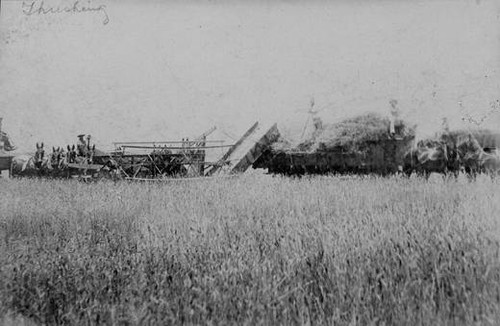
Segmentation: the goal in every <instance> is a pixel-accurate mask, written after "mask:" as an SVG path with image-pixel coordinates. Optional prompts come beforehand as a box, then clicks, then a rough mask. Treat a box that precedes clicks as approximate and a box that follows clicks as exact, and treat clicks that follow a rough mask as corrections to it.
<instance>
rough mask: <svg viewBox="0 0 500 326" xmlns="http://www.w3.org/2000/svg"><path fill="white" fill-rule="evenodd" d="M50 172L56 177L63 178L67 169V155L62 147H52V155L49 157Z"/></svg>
mask: <svg viewBox="0 0 500 326" xmlns="http://www.w3.org/2000/svg"><path fill="white" fill-rule="evenodd" d="M48 162H49V164H50V167H48V172H49V173H50V174H51V175H52V176H54V177H57V176H61V175H62V174H63V172H64V171H65V170H66V169H67V155H66V153H65V152H64V149H63V148H61V147H57V148H55V147H52V153H51V154H49V156H48Z"/></svg>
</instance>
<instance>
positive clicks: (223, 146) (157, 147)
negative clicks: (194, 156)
mask: <svg viewBox="0 0 500 326" xmlns="http://www.w3.org/2000/svg"><path fill="white" fill-rule="evenodd" d="M197 142H200V141H199V140H193V141H189V143H197ZM233 146H234V145H217V146H188V147H180V146H161V147H159V146H139V145H122V148H136V149H157V150H163V149H183V150H193V149H206V148H226V147H233Z"/></svg>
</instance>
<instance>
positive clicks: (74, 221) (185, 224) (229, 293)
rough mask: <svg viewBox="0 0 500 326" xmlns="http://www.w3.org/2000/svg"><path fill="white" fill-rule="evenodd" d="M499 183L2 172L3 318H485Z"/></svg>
mask: <svg viewBox="0 0 500 326" xmlns="http://www.w3.org/2000/svg"><path fill="white" fill-rule="evenodd" d="M499 189H500V181H499V180H491V179H489V178H486V177H480V178H478V179H477V180H475V181H469V180H467V179H466V178H464V177H460V178H458V179H447V180H444V179H442V178H441V177H439V176H436V177H434V176H433V177H432V178H431V179H430V180H424V179H419V178H413V177H412V178H403V177H397V176H395V177H390V178H379V177H356V176H352V177H336V176H318V177H304V178H300V179H298V178H283V177H271V176H267V175H260V174H249V175H241V176H238V177H235V178H232V179H207V180H197V181H178V182H170V183H162V184H159V183H155V184H145V183H140V184H138V183H127V182H116V183H114V182H97V183H81V182H76V181H71V180H59V181H58V180H36V179H20V180H9V179H0V198H1V201H0V235H1V237H0V240H1V243H0V302H1V305H0V324H4V325H18V324H25V325H36V324H69V325H97V324H106V325H165V324H167V325H168V324H180V323H183V324H203V325H215V324H217V325H226V324H239V325H248V324H252V325H254V324H259V325H271V324H272V325H275V324H286V325H290V324H292V325H293V324H299V325H304V324H305V325H310V324H326V325H408V324H411V325H437V324H439V325H496V324H498V323H500V259H499V249H500V246H499V240H500V227H499V219H498V216H499V215H500V214H499V213H500V191H499Z"/></svg>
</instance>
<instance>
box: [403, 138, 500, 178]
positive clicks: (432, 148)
mask: <svg viewBox="0 0 500 326" xmlns="http://www.w3.org/2000/svg"><path fill="white" fill-rule="evenodd" d="M403 172H405V173H406V174H407V175H410V174H412V173H417V174H420V175H423V176H425V177H429V175H430V174H431V173H433V172H434V173H442V174H444V175H448V174H452V175H454V176H458V174H459V173H461V172H462V173H466V174H467V175H468V176H469V177H471V178H475V177H476V176H477V175H478V174H479V173H485V174H489V175H491V176H497V175H499V174H500V153H499V151H498V150H497V149H496V148H483V147H481V145H480V144H479V142H478V141H477V139H476V138H474V136H473V135H472V134H443V135H442V136H441V137H440V138H439V139H433V140H431V139H428V140H421V141H419V142H418V143H417V144H416V146H415V147H414V148H412V149H411V150H410V151H408V153H407V154H406V155H405V157H404V165H403Z"/></svg>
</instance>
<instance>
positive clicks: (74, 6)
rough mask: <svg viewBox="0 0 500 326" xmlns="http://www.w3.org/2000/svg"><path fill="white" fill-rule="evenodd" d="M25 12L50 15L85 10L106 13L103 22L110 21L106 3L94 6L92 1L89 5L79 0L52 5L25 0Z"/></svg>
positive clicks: (41, 0) (29, 14) (34, 0)
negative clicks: (67, 3) (66, 3)
mask: <svg viewBox="0 0 500 326" xmlns="http://www.w3.org/2000/svg"><path fill="white" fill-rule="evenodd" d="M22 6H23V12H24V14H26V15H28V16H31V15H48V14H62V13H84V12H100V13H102V14H103V15H104V19H103V21H102V23H103V24H104V25H106V24H107V23H109V16H108V13H107V11H106V6H105V5H99V6H92V4H91V3H90V1H89V2H88V3H87V5H84V4H81V3H80V1H79V0H76V1H74V2H72V3H71V4H69V5H59V6H50V5H48V4H46V3H45V2H44V1H43V0H32V1H23V5H22Z"/></svg>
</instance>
